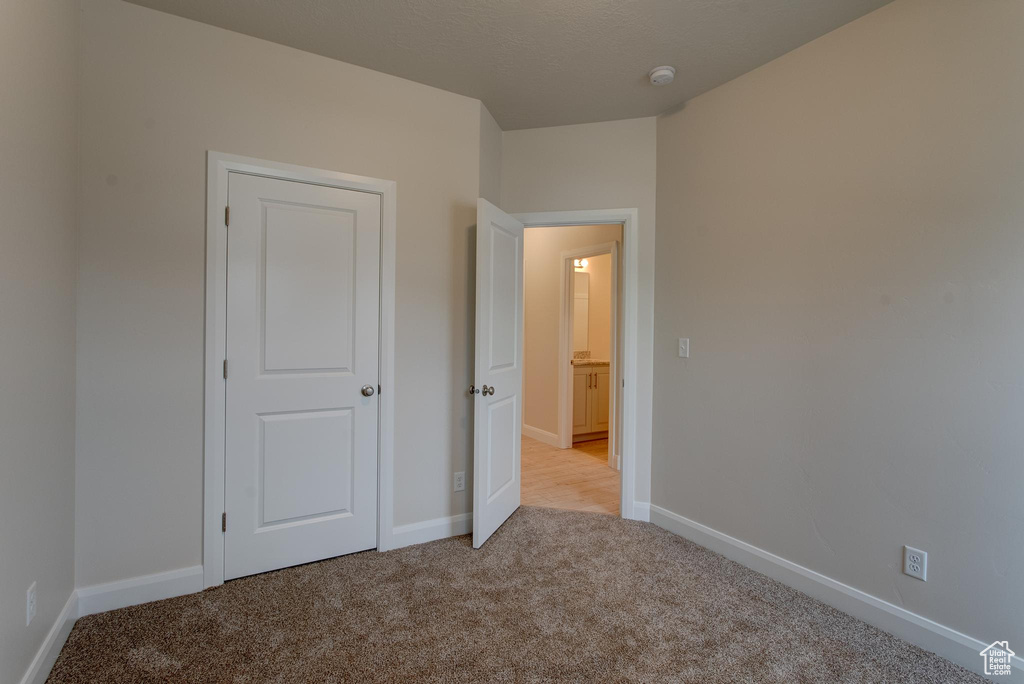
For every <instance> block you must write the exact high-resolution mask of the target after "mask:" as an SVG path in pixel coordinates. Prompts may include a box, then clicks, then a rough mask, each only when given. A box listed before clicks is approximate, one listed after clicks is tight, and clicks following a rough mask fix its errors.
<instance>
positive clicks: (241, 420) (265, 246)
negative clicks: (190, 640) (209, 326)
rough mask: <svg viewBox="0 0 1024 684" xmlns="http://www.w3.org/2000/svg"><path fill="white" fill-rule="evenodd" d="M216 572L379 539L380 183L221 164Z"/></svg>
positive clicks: (318, 555) (333, 552)
mask: <svg viewBox="0 0 1024 684" xmlns="http://www.w3.org/2000/svg"><path fill="white" fill-rule="evenodd" d="M228 203H229V206H230V208H231V209H230V211H231V216H230V219H231V221H230V225H229V227H228V286H227V292H228V297H227V301H228V310H227V355H226V357H227V362H226V374H227V394H226V397H227V408H226V416H225V419H226V434H225V473H224V476H225V487H224V489H225V491H224V494H225V497H224V498H225V512H226V513H225V514H226V530H225V535H224V576H225V579H232V578H235V577H240V576H242V575H251V574H254V573H258V572H265V571H268V570H274V569H277V568H282V567H286V566H289V565H297V564H299V563H308V562H310V561H314V560H319V559H322V558H328V557H331V556H338V555H341V554H345V553H352V552H354V551H362V550H365V549H370V548H373V547H375V546H376V545H377V389H378V387H377V382H378V330H379V315H380V313H379V310H380V306H379V302H380V284H379V283H380V280H379V271H380V231H381V199H380V196H379V195H376V194H371V193H365V192H357V191H353V190H344V189H340V188H331V187H324V186H320V185H312V184H307V183H301V182H295V181H286V180H278V179H272V178H264V177H260V176H251V175H246V174H241V173H230V174H229V176H228Z"/></svg>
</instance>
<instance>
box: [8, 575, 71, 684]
mask: <svg viewBox="0 0 1024 684" xmlns="http://www.w3.org/2000/svg"><path fill="white" fill-rule="evenodd" d="M77 619H78V593H77V592H74V591H72V592H71V596H69V597H68V600H67V603H65V604H64V608H63V609H61V611H60V614H59V615H57V619H56V620H54V621H53V627H51V628H50V631H49V633H48V634H47V635H46V638H45V639H43V644H42V645H41V646H40V647H39V650H38V651H36V657H35V658H33V659H32V663H31V664H30V665H29V666H28V670H26V671H25V676H24V677H22V678H21V684H43V683H44V682H45V681H46V678H47V677H49V676H50V670H51V669H53V664H54V663H55V662H57V656H59V655H60V650H61V649H62V648H64V642H65V641H67V640H68V635H69V634H71V628H72V627H74V626H75V620H77Z"/></svg>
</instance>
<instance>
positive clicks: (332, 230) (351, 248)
mask: <svg viewBox="0 0 1024 684" xmlns="http://www.w3.org/2000/svg"><path fill="white" fill-rule="evenodd" d="M263 218H264V221H265V226H264V245H263V271H264V273H263V291H264V317H263V339H264V366H263V369H264V370H265V371H268V372H274V371H276V372H282V371H284V372H302V371H326V370H333V371H348V372H352V370H353V369H352V351H353V350H352V335H353V327H352V324H353V323H354V321H353V313H354V309H355V306H354V302H353V298H354V297H355V291H356V288H355V283H354V282H353V276H354V275H355V273H356V266H355V255H356V244H355V243H356V239H355V238H356V231H355V218H356V217H355V214H354V213H353V212H352V211H350V210H348V209H338V208H331V207H318V206H308V205H297V204H282V203H278V202H265V203H264V212H263Z"/></svg>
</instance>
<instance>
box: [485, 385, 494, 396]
mask: <svg viewBox="0 0 1024 684" xmlns="http://www.w3.org/2000/svg"><path fill="white" fill-rule="evenodd" d="M489 394H494V388H493V387H488V386H487V385H484V387H483V395H484V396H485V397H486V396H487V395H489Z"/></svg>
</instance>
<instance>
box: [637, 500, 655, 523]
mask: <svg viewBox="0 0 1024 684" xmlns="http://www.w3.org/2000/svg"><path fill="white" fill-rule="evenodd" d="M633 520H643V521H644V522H651V504H649V503H647V502H646V501H634V502H633Z"/></svg>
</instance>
